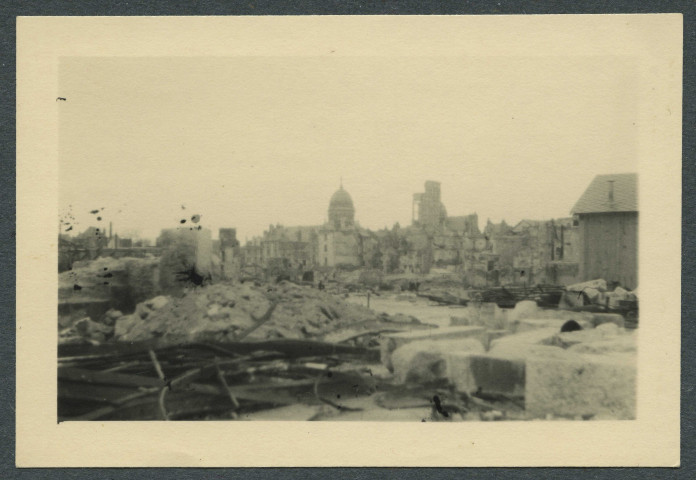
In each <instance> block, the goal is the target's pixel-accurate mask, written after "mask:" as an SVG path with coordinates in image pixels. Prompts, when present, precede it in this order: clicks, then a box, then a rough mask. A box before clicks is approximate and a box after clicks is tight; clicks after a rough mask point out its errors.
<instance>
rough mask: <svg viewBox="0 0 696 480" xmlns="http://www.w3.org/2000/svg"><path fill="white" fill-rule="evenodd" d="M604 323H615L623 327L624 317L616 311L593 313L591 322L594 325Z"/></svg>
mask: <svg viewBox="0 0 696 480" xmlns="http://www.w3.org/2000/svg"><path fill="white" fill-rule="evenodd" d="M604 323H615V324H616V325H617V326H619V327H621V328H623V327H624V323H625V320H624V317H623V316H622V315H619V314H618V313H595V314H593V315H592V324H593V325H594V326H595V327H598V326H599V325H602V324H604Z"/></svg>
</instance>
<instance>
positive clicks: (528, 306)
mask: <svg viewBox="0 0 696 480" xmlns="http://www.w3.org/2000/svg"><path fill="white" fill-rule="evenodd" d="M539 310H540V309H539V307H538V306H537V304H536V302H534V301H532V300H522V301H521V302H517V303H516V304H515V308H513V309H512V311H511V312H510V313H509V314H508V318H509V320H510V321H511V322H513V323H516V322H519V321H520V320H522V319H524V318H530V317H534V316H536V314H537V313H538V312H539Z"/></svg>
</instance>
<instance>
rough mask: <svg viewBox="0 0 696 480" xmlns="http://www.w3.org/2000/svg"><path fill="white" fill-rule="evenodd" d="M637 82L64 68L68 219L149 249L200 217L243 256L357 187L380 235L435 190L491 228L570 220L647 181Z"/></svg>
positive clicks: (508, 68)
mask: <svg viewBox="0 0 696 480" xmlns="http://www.w3.org/2000/svg"><path fill="white" fill-rule="evenodd" d="M637 77H638V75H637V67H636V64H635V63H633V60H632V59H631V57H611V56H591V57H589V56H588V57H577V56H575V57H573V56H564V57H484V56H481V57H455V56H449V57H338V56H337V57H331V56H323V57H216V58H214V57H156V58H127V57H120V58H119V57H79V58H78V57H64V58H62V59H61V61H60V66H59V96H61V97H64V98H66V101H64V102H61V104H60V108H59V197H60V198H59V201H60V214H61V218H63V219H66V218H70V221H71V223H73V224H74V231H73V232H71V233H75V232H79V231H83V230H84V229H86V228H87V227H88V226H95V227H107V226H108V224H109V223H110V222H111V223H112V224H113V229H114V232H115V233H119V235H121V236H138V237H141V238H151V239H154V238H156V237H157V235H158V234H159V232H160V230H161V229H163V228H172V227H177V226H180V225H181V224H180V221H181V220H183V219H186V220H187V224H190V218H191V216H193V215H201V221H200V223H199V224H200V225H202V226H204V227H205V228H210V229H212V231H213V236H214V237H216V236H217V230H218V229H219V228H225V227H236V228H237V235H238V238H239V239H240V240H241V241H242V242H244V241H245V240H246V239H251V238H252V237H253V236H255V235H260V234H261V233H262V232H263V231H264V230H265V229H267V228H268V226H269V224H278V223H279V224H282V225H287V226H292V225H319V224H322V223H323V222H325V221H326V219H327V216H328V213H327V209H328V204H329V199H330V197H331V195H332V194H333V193H334V192H335V191H336V190H337V188H338V187H339V183H340V181H341V179H342V181H343V185H344V188H345V189H346V190H347V191H348V192H349V193H350V195H351V196H352V198H353V203H354V205H355V210H356V214H355V217H356V220H357V222H358V223H359V224H360V225H362V226H363V227H366V228H370V229H380V228H384V227H385V226H387V227H391V226H392V225H393V224H394V223H395V222H399V223H400V224H401V225H402V226H405V225H409V224H410V223H411V201H412V196H413V193H416V192H421V191H423V184H424V182H425V181H426V180H435V181H439V182H441V190H442V201H443V203H444V204H445V206H446V208H447V211H448V214H449V215H467V214H470V213H474V212H476V213H477V214H478V216H479V224H480V227H481V228H483V227H484V226H485V222H486V220H487V219H491V221H494V222H499V221H501V220H503V219H504V220H505V221H506V222H508V223H509V224H513V225H514V224H515V223H517V222H518V221H520V220H522V219H527V218H528V219H539V220H542V219H549V218H558V217H567V216H569V213H570V209H571V208H572V207H573V205H574V203H575V202H576V201H577V199H578V198H579V197H580V195H581V194H582V193H583V191H584V190H585V188H586V187H587V186H588V185H589V183H590V182H591V180H592V178H594V176H595V175H597V174H606V173H624V172H636V171H637V168H638V165H637V159H636V151H637V138H636V124H635V122H636V118H637V117H638V111H637V108H638V105H639V98H638V91H639V85H638V81H639V79H638V78H637ZM102 209H103V210H102ZM94 210H99V213H98V214H92V213H90V212H91V211H94ZM97 217H99V218H101V220H97ZM73 218H74V220H73Z"/></svg>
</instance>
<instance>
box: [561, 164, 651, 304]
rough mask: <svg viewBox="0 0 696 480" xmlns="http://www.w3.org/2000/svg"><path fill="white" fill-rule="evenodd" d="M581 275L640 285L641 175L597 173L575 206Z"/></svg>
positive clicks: (632, 286) (630, 286)
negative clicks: (639, 201)
mask: <svg viewBox="0 0 696 480" xmlns="http://www.w3.org/2000/svg"><path fill="white" fill-rule="evenodd" d="M571 213H573V215H575V216H576V217H577V220H578V248H579V261H580V279H581V280H583V281H584V280H592V279H596V278H603V279H605V280H606V281H607V282H618V283H619V284H620V285H621V286H622V287H624V288H627V289H630V290H632V289H634V288H636V287H637V286H638V175H637V174H635V173H624V174H614V175H597V176H596V177H595V178H594V180H592V183H590V185H589V186H588V187H587V190H585V193H583V194H582V196H581V197H580V199H579V200H578V202H577V203H576V204H575V206H574V207H573V210H572V212H571Z"/></svg>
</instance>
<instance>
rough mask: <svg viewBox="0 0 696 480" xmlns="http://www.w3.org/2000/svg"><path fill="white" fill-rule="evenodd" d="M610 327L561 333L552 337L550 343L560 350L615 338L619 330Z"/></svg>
mask: <svg viewBox="0 0 696 480" xmlns="http://www.w3.org/2000/svg"><path fill="white" fill-rule="evenodd" d="M611 325H612V327H613V328H610V327H608V326H607V327H600V328H592V329H589V330H577V331H575V332H563V333H558V334H557V335H554V338H553V340H552V342H551V344H552V345H556V346H558V347H561V348H570V347H572V346H573V345H578V344H581V343H594V342H600V341H604V340H607V339H611V338H614V337H617V336H618V335H619V334H620V331H619V328H618V327H616V325H614V324H611Z"/></svg>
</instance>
